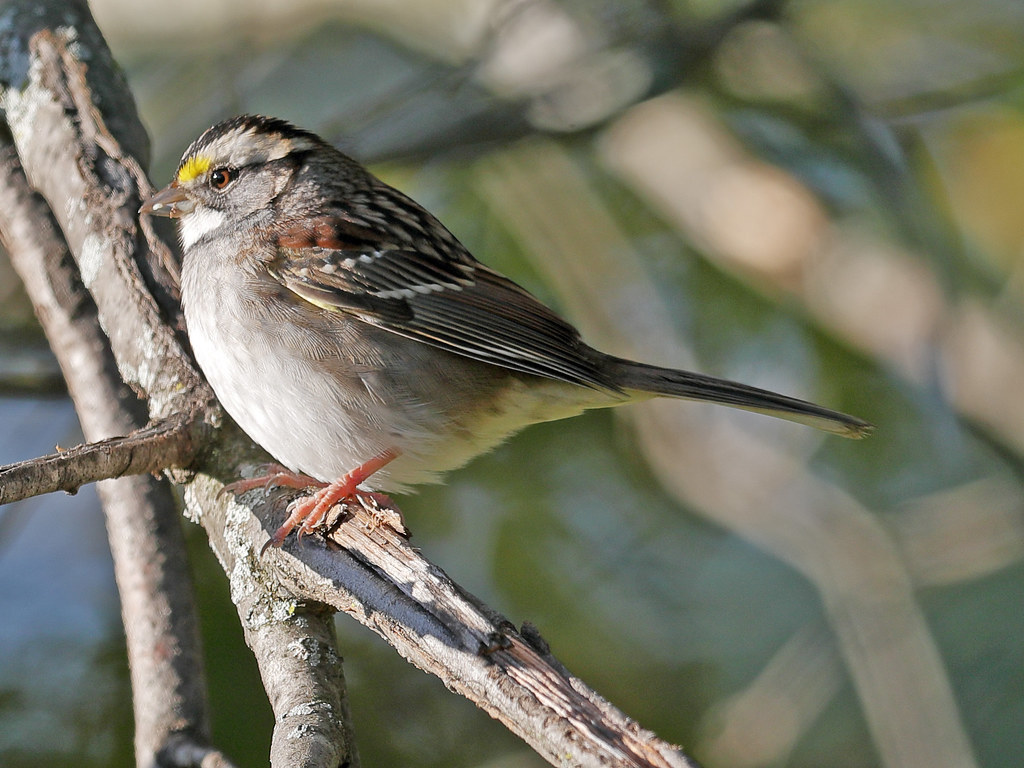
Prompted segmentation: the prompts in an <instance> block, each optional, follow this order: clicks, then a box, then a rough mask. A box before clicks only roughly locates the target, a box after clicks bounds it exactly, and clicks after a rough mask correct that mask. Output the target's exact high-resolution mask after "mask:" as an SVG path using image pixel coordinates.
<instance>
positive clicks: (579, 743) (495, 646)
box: [185, 477, 694, 768]
mask: <svg viewBox="0 0 1024 768" xmlns="http://www.w3.org/2000/svg"><path fill="white" fill-rule="evenodd" d="M219 490H220V485H219V484H217V483H216V482H213V481H211V480H210V479H209V478H206V477H199V478H197V479H196V481H195V482H193V483H192V484H191V485H190V486H189V487H188V489H187V490H186V493H185V499H186V504H187V505H188V507H189V509H191V510H203V512H202V514H203V515H204V517H203V524H204V525H205V526H206V528H207V530H208V531H214V530H221V528H222V527H223V528H224V529H226V530H225V533H224V538H223V539H222V540H214V538H213V535H212V534H211V544H212V545H213V546H214V549H215V551H217V553H218V556H220V557H221V560H222V562H224V564H225V565H227V562H230V563H231V564H232V565H233V567H232V568H231V569H230V571H229V572H230V573H231V574H232V588H233V591H240V592H244V591H246V590H248V589H250V588H251V586H252V585H254V584H259V583H266V580H267V578H268V576H272V577H273V578H274V579H280V583H281V586H282V588H283V589H284V590H286V594H288V595H295V596H300V595H301V596H302V599H304V600H315V601H318V602H320V603H324V604H326V605H330V606H331V607H332V608H334V609H336V610H340V611H344V612H346V613H348V614H349V615H350V616H352V617H353V618H355V619H356V620H357V621H359V622H360V623H362V624H364V625H366V626H367V627H369V628H370V629H372V630H373V631H374V632H376V633H377V634H379V635H380V636H381V637H383V638H384V639H385V640H387V642H388V643H390V644H391V645H392V646H394V648H395V649H396V650H397V651H398V652H399V653H400V654H401V655H402V656H403V657H405V658H406V659H407V660H409V661H410V662H412V663H413V664H415V665H416V666H417V667H419V668H420V669H422V670H424V671H426V672H430V673H431V674H434V675H436V676H437V677H439V678H440V679H441V680H442V681H443V682H444V683H445V685H446V686H448V688H449V689H451V690H453V691H455V692H457V693H460V694H462V695H463V696H466V697H467V698H468V699H470V700H471V701H473V702H474V703H475V704H476V705H477V706H479V707H480V708H481V709H483V710H484V711H486V712H487V713H488V714H490V715H491V716H492V717H494V718H496V719H497V720H499V721H501V722H502V723H504V724H505V725H506V726H507V727H508V728H509V729H510V730H511V731H513V732H514V733H516V734H518V735H519V736H520V737H522V738H523V739H524V740H525V741H526V742H527V743H529V744H530V745H531V746H532V747H533V748H534V749H536V750H537V752H538V753H540V754H541V755H542V756H543V757H545V758H546V759H547V760H549V761H550V762H551V763H552V764H554V765H565V764H569V765H575V766H585V767H590V766H609V765H614V766H633V767H636V768H641V767H643V768H651V767H653V766H658V767H659V768H664V767H667V766H672V767H673V768H681V767H683V766H685V767H687V768H692V766H693V765H694V763H692V762H691V761H690V760H689V759H688V758H687V757H686V756H685V755H684V754H683V753H682V752H681V751H679V750H678V748H676V747H674V746H672V745H670V744H667V743H666V742H664V741H662V740H660V739H658V738H657V736H655V735H654V734H653V733H650V732H649V731H645V730H643V729H642V728H641V727H640V726H639V725H637V723H636V722H634V721H633V720H631V719H630V718H628V717H627V716H626V715H624V714H623V713H622V712H620V711H619V710H617V709H616V708H615V707H613V706H612V705H611V704H609V703H608V702H607V701H605V700H604V699H603V698H601V697H600V696H599V695H598V694H597V693H596V692H594V691H593V690H591V689H590V688H588V687H587V686H586V684H585V683H583V682H582V681H581V680H579V679H578V678H576V677H573V676H572V675H571V674H569V673H568V672H567V671H566V669H565V668H564V667H563V666H562V665H561V664H560V663H558V661H557V660H556V659H555V658H554V657H553V656H551V655H550V653H549V651H548V649H547V647H546V644H544V643H543V641H541V640H539V636H538V635H537V634H536V632H535V631H532V630H526V629H524V631H523V632H522V633H520V632H517V631H516V629H515V627H514V626H513V625H512V624H511V623H510V622H509V621H508V620H507V619H505V618H504V617H503V616H501V615H500V614H498V613H497V612H495V611H493V610H492V609H490V608H488V607H487V606H485V605H483V603H481V602H480V601H479V600H478V599H477V598H475V597H473V596H472V595H470V594H469V593H468V592H466V591H465V590H463V589H462V588H461V587H459V586H458V585H457V584H455V583H454V582H453V581H452V580H451V579H450V578H449V577H448V576H447V574H445V573H444V571H442V570H441V569H440V568H438V567H437V566H435V565H433V564H432V563H430V562H428V561H427V560H425V559H424V558H423V557H422V556H421V555H420V554H419V552H417V551H416V549H415V548H414V547H412V546H411V545H410V544H409V542H408V541H407V540H406V538H405V537H404V536H402V535H401V534H399V533H397V532H396V531H395V530H394V529H393V528H391V527H390V526H388V525H387V524H382V523H381V520H380V517H379V516H378V515H375V514H373V513H367V512H366V510H363V509H361V508H358V507H355V508H351V509H349V510H348V515H351V516H350V517H349V516H346V518H345V519H343V520H342V521H341V522H340V524H338V525H337V526H336V528H335V530H334V531H333V532H332V533H331V534H330V540H331V544H330V545H329V546H325V545H324V543H323V542H321V541H319V540H318V539H317V537H308V538H307V539H304V540H302V541H299V542H296V541H295V540H289V541H288V542H287V543H286V544H285V547H284V549H283V550H276V549H271V550H268V551H267V553H266V554H265V555H264V556H263V557H262V558H260V556H259V550H260V549H261V548H262V544H263V542H264V541H266V538H267V535H268V534H267V531H268V530H269V531H273V530H274V529H275V528H276V524H277V523H279V522H280V520H279V519H275V516H269V519H268V516H266V515H263V517H264V520H263V522H262V523H261V522H260V520H259V519H258V518H257V517H256V515H255V514H253V512H252V510H251V508H250V507H247V506H243V505H242V503H241V502H242V500H243V499H244V500H246V501H247V500H249V499H251V498H256V499H258V500H259V501H261V502H262V501H263V500H262V497H261V494H260V492H252V493H250V494H247V495H246V496H245V497H243V499H238V500H235V501H232V500H230V497H224V496H220V495H219ZM285 498H287V496H286V495H284V496H283V495H281V494H280V493H279V492H275V493H274V494H272V496H271V498H270V499H269V500H268V501H266V502H265V503H263V504H262V506H263V507H265V508H267V507H269V508H271V509H273V508H275V507H276V508H280V507H281V506H282V501H283V500H284V499H285ZM257 513H259V509H258V508H257ZM264 528H266V529H267V530H264ZM223 547H227V548H228V551H227V552H224V550H223V549H222V548H223ZM295 599H297V598H291V599H290V600H289V601H288V602H287V603H286V605H285V607H284V608H280V607H279V608H278V609H277V612H278V614H280V615H286V614H287V613H288V612H289V611H290V610H291V609H292V608H294V606H295V603H294V600H295ZM271 613H273V611H270V610H269V609H267V610H265V611H263V612H261V614H260V615H261V616H265V615H270V614H271ZM244 618H245V617H244V616H243V619H244Z"/></svg>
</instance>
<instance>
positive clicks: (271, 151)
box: [139, 115, 872, 550]
mask: <svg viewBox="0 0 1024 768" xmlns="http://www.w3.org/2000/svg"><path fill="white" fill-rule="evenodd" d="M139 212H140V214H148V215H156V216H166V217H170V218H172V219H175V220H176V223H177V230H178V237H179V240H180V243H181V250H182V268H181V299H182V306H183V310H184V316H185V326H186V330H187V334H188V338H189V341H190V344H191V346H192V350H193V353H194V355H195V357H196V360H197V362H198V364H199V367H200V368H201V370H202V371H203V374H204V375H205V377H206V378H207V380H208V381H209V383H210V385H211V386H212V388H213V391H214V393H215V394H216V395H217V398H218V399H219V401H220V402H221V404H222V405H223V407H224V409H225V410H226V411H227V413H228V414H229V415H230V416H231V417H232V418H233V419H234V420H235V422H236V423H237V424H238V425H239V426H240V427H241V428H242V430H243V431H244V432H246V433H247V434H248V435H249V436H250V437H251V438H252V439H253V440H254V441H255V442H256V443H258V444H259V445H260V446H262V447H263V448H264V449H265V450H266V451H267V452H268V453H269V454H271V456H273V457H274V459H275V460H276V461H277V462H279V464H278V465H275V466H272V467H270V468H269V469H268V471H267V472H266V474H265V475H263V476H261V477H257V478H253V479H248V480H241V481H239V482H238V483H233V484H230V485H229V486H228V488H229V489H230V490H232V491H234V492H236V493H241V492H244V491H246V490H250V489H252V488H254V487H258V485H266V484H272V485H279V486H286V487H294V488H302V489H315V490H313V492H312V493H311V494H309V495H306V496H304V497H301V498H298V499H296V500H295V501H293V502H292V504H291V506H290V508H289V515H288V517H287V519H286V520H285V522H284V523H283V524H282V525H281V526H280V527H279V528H278V529H277V530H276V531H275V532H274V533H273V535H272V536H271V538H270V540H269V541H268V542H267V544H266V546H265V547H264V550H266V548H267V547H268V546H280V545H281V544H282V543H283V542H284V541H285V540H286V538H287V536H288V535H289V533H290V532H291V531H293V530H294V529H295V528H296V527H298V529H299V530H298V533H299V535H302V534H307V533H311V532H313V531H315V530H317V529H318V527H319V526H321V525H322V523H323V521H324V519H325V517H326V515H327V513H328V512H329V511H330V509H331V508H333V507H334V506H335V505H336V504H338V503H340V502H342V501H346V500H349V499H358V498H359V497H360V494H367V493H368V494H381V493H382V492H388V493H395V492H403V491H407V490H409V489H410V488H412V487H413V486H416V485H420V484H423V483H431V482H439V481H440V479H441V477H442V476H443V475H444V474H445V473H447V472H449V471H451V470H454V469H457V468H459V467H461V466H463V465H464V464H466V463H467V462H468V461H469V460H471V459H473V458H474V457H476V456H477V455H479V454H482V453H485V452H486V451H488V450H490V449H492V448H494V447H495V446H496V445H498V444H499V443H501V442H502V441H504V440H505V439H506V438H508V437H509V436H511V435H512V434H514V433H516V432H518V431H519V430H521V429H523V428H524V427H526V426H529V425H531V424H534V423H539V422H545V421H553V420H557V419H563V418H567V417H570V416H575V415H577V414H579V413H581V412H583V411H584V410H587V409H592V408H604V407H610V406H618V405H622V404H625V403H631V402H637V401H642V400H646V399H650V398H654V397H671V398H681V399H685V400H696V401H706V402H710V403H717V404H720V405H726V406H731V407H733V408H740V409H744V410H748V411H755V412H758V413H762V414H767V415H770V416H775V417H779V418H782V419H787V420H790V421H794V422H798V423H801V424H805V425H809V426H812V427H816V428H819V429H823V430H826V431H828V432H831V433H834V434H837V435H841V436H843V437H851V438H860V437H864V436H865V435H867V434H868V433H869V432H870V431H871V429H872V425H871V424H869V423H868V422H866V421H863V420H862V419H859V418H856V417H854V416H850V415H847V414H844V413H840V412H838V411H834V410H831V409H828V408H824V407H822V406H819V405H815V404H813V403H810V402H806V401H804V400H799V399H796V398H793V397H788V396H786V395H782V394H777V393H774V392H770V391H767V390H763V389H758V388H755V387H751V386H747V385H745V384H741V383H738V382H733V381H728V380H725V379H720V378H716V377H713V376H708V375H703V374H699V373H693V372H689V371H683V370H676V369H672V368H665V367H659V366H655V365H649V364H645V363H640V362H635V361H632V360H626V359H623V358H620V357H615V356H612V355H609V354H605V353H603V352H600V351H598V350H597V349H595V348H593V347H591V346H589V345H587V344H586V343H585V342H584V341H583V339H582V337H581V335H580V333H579V331H577V330H576V328H574V327H573V326H572V325H571V324H569V323H568V322H567V321H566V320H564V319H562V318H561V317H560V316H559V315H558V314H556V313H555V312H554V311H553V310H551V309H549V308H548V307H547V306H545V305H544V304H543V303H541V302H540V301H539V300H538V299H536V298H535V297H534V296H533V295H531V294H530V293H529V292H527V291H526V290H525V289H524V288H522V287H520V286H519V285H517V284H516V283H515V282H513V281H512V280H510V279H509V278H507V277H505V276H504V275H502V274H500V273H499V272H497V271H496V270H494V269H492V268H490V267H488V266H486V265H485V264H483V263H482V262H480V261H478V260H477V259H476V258H474V257H473V256H472V255H471V254H470V252H469V251H468V250H467V249H466V248H465V247H464V246H463V245H462V243H460V242H459V240H458V239H457V238H456V237H455V236H454V235H453V234H452V233H451V232H450V231H449V230H448V229H447V228H446V227H445V226H444V225H443V224H442V223H441V222H440V221H438V219H437V218H435V217H434V216H433V215H431V214H430V213H429V212H428V211H426V210H425V209H424V208H423V207H421V206H420V205H419V204H417V203H416V202H414V201H413V200H412V199H410V198H409V197H407V196H406V195H405V194H403V193H402V192H400V191H398V190H397V189H395V188H393V187H391V186H389V185H388V184H386V183H385V182H383V181H381V180H380V179H378V178H377V177H376V176H374V175H373V174H372V173H370V171H368V170H367V169H366V168H365V167H364V166H362V165H361V164H360V163H358V162H357V161H355V160H354V159H352V158H350V157H349V156H347V155H345V154H344V153H342V152H341V151H340V150H338V149H337V148H335V147H334V146H333V145H331V144H330V143H328V142H327V141H325V140H323V139H322V138H320V137H319V136H317V135H316V134H314V133H312V132H310V131H307V130H304V129H301V128H298V127H296V126H295V125H293V124H292V123H289V122H287V121H285V120H281V119H279V118H274V117H267V116H263V115H240V116H237V117H233V118H230V119H227V120H224V121H222V122H220V123H217V124H216V125H214V126H212V127H211V128H209V129H207V130H206V131H204V132H203V133H202V134H201V135H200V136H199V137H198V138H197V139H195V141H193V142H192V143H191V145H189V147H188V148H187V149H186V150H185V153H184V155H183V156H182V158H181V162H180V163H179V164H178V167H177V170H176V171H175V173H174V177H173V179H172V180H171V182H170V183H169V184H168V185H167V186H166V187H164V188H163V189H161V190H160V191H158V192H156V193H155V194H153V195H152V196H150V197H149V198H148V199H147V200H145V202H144V203H143V204H142V206H141V208H140V209H139ZM375 498H376V497H375ZM382 498H385V499H386V497H382Z"/></svg>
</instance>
